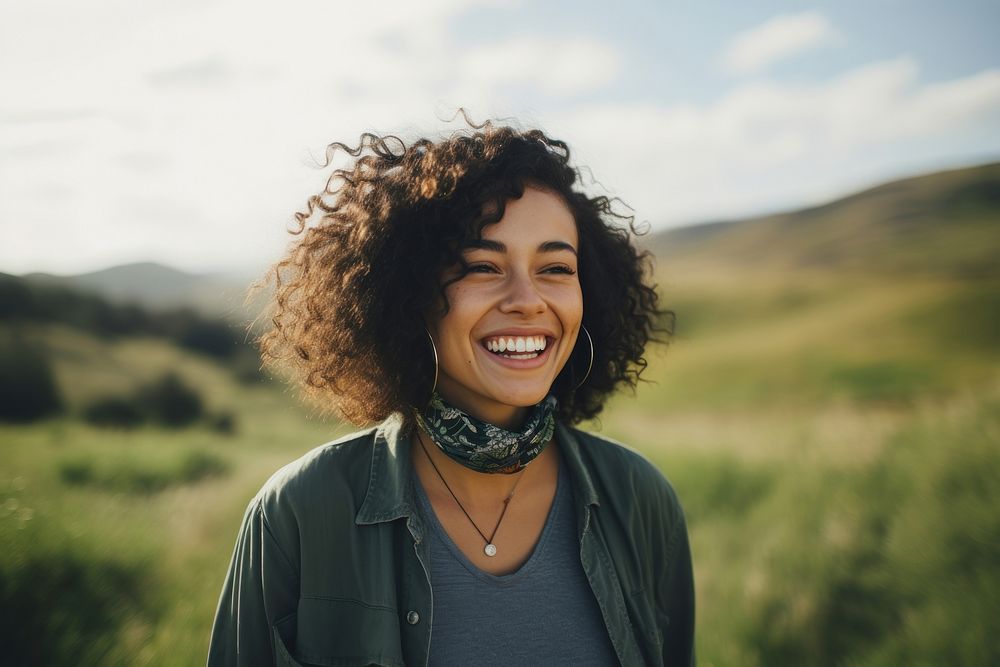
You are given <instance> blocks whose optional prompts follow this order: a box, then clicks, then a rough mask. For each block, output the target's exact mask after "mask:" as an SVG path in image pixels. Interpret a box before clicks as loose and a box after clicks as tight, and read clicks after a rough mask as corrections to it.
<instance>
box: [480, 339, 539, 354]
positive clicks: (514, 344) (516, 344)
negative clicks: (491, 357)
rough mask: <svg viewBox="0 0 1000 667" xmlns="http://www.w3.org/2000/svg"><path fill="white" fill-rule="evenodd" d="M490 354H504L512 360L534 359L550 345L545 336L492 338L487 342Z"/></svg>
mask: <svg viewBox="0 0 1000 667" xmlns="http://www.w3.org/2000/svg"><path fill="white" fill-rule="evenodd" d="M485 345H486V349H487V350H489V351H490V352H496V353H499V354H504V356H507V357H510V358H511V359H533V358H535V357H537V356H538V353H541V352H542V351H543V350H544V349H545V348H546V346H547V345H548V340H547V339H546V338H545V336H517V337H513V336H507V337H501V338H491V339H489V340H487V341H486V342H485Z"/></svg>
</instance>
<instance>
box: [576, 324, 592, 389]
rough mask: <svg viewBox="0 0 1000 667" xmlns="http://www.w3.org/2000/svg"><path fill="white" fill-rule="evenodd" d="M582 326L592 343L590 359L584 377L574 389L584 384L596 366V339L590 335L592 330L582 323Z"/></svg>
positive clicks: (588, 340)
mask: <svg viewBox="0 0 1000 667" xmlns="http://www.w3.org/2000/svg"><path fill="white" fill-rule="evenodd" d="M580 328H581V329H582V330H583V333H585V334H587V342H588V343H590V361H588V362H587V372H586V373H584V375H583V379H582V380H580V382H579V383H578V384H577V385H576V386H575V387H573V391H576V390H577V389H579V388H580V387H582V386H583V383H584V382H586V381H587V378H589V377H590V371H591V369H592V368H593V367H594V339H593V338H591V337H590V332H589V331H587V327H585V326H583V325H580Z"/></svg>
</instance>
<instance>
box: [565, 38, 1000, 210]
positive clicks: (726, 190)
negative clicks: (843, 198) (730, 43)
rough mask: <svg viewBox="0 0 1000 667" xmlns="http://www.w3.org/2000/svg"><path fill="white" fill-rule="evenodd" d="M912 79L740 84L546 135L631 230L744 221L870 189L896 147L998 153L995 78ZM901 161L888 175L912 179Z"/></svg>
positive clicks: (894, 66)
mask: <svg viewBox="0 0 1000 667" xmlns="http://www.w3.org/2000/svg"><path fill="white" fill-rule="evenodd" d="M918 73H919V70H918V67H917V65H916V64H915V63H914V62H913V61H912V60H909V59H906V58H903V59H898V60H892V61H887V62H883V63H876V64H872V65H868V66H865V67H861V68H858V69H856V70H852V71H850V72H847V73H846V74H844V75H842V76H840V77H837V78H835V79H832V80H830V81H827V82H825V83H822V84H818V85H812V86H780V85H775V84H761V83H753V84H746V85H744V86H742V87H740V88H738V89H736V90H735V91H733V92H732V93H730V94H729V95H727V96H725V97H723V98H722V99H720V100H719V101H717V102H715V103H712V104H708V105H705V106H691V105H684V106H674V107H657V106H652V105H646V106H632V105H604V106H600V107H594V108H589V109H586V110H578V111H573V112H569V113H567V114H564V115H560V116H559V117H554V118H549V119H547V120H548V122H547V127H548V128H549V129H550V130H552V131H554V132H557V133H558V134H559V135H560V136H562V135H565V136H566V137H567V138H570V139H573V142H572V145H574V147H576V148H578V151H577V155H578V156H579V158H580V160H581V161H582V162H584V163H586V164H589V165H591V166H593V167H594V169H595V171H596V172H597V174H598V178H599V179H600V180H601V181H602V182H603V183H604V184H605V185H608V186H609V187H612V189H613V191H614V192H616V193H617V194H619V195H620V196H622V198H623V199H625V201H627V202H628V203H629V204H631V205H632V206H634V207H635V208H636V211H637V215H638V216H639V218H640V219H646V220H650V221H651V222H653V223H654V224H657V225H663V224H677V223H681V222H693V221H697V220H705V219H711V218H717V217H733V216H742V215H745V214H746V213H747V212H748V211H761V210H766V209H773V208H776V207H785V206H788V205H789V204H790V203H791V202H794V201H795V200H798V202H799V203H808V202H809V201H815V200H816V199H822V198H826V197H830V196H834V195H838V194H841V193H843V192H845V191H846V190H849V189H851V188H855V187H858V186H861V185H867V184H868V183H869V182H870V179H872V178H875V177H878V176H877V175H876V174H877V172H878V170H879V169H882V168H885V167H886V166H887V165H890V166H891V158H889V157H887V156H888V155H890V154H892V149H893V147H899V146H909V150H910V151H911V152H913V151H919V149H920V147H921V146H922V145H926V144H929V143H932V142H939V143H940V142H944V143H945V144H948V143H951V144H953V145H960V144H961V141H960V140H961V139H962V138H963V137H969V136H980V137H982V136H987V137H989V136H992V137H994V140H993V141H992V142H990V141H987V142H985V143H983V144H981V145H980V146H979V147H978V148H979V150H981V151H994V152H996V151H1000V70H996V69H992V70H986V71H983V72H980V73H978V74H975V75H972V76H968V77H963V78H959V79H954V80H952V81H947V82H942V83H935V84H921V83H920V82H919V78H918ZM575 138H579V139H575ZM905 153H906V151H905V150H904V151H903V155H902V156H898V157H896V158H895V160H896V163H895V169H896V170H897V171H899V170H909V169H912V167H908V166H907V164H908V163H907V162H906V158H905ZM895 154H896V155H900V154H899V151H897V152H896V153H895Z"/></svg>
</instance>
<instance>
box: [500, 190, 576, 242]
mask: <svg viewBox="0 0 1000 667" xmlns="http://www.w3.org/2000/svg"><path fill="white" fill-rule="evenodd" d="M482 238H484V239H488V240H491V241H501V242H503V243H504V244H505V245H507V246H511V245H530V246H537V245H538V243H540V242H545V241H565V242H567V243H570V244H572V245H573V246H574V247H576V246H577V239H578V236H577V230H576V220H575V219H574V218H573V212H572V211H571V210H570V209H569V207H568V206H567V205H566V202H565V201H563V198H562V197H560V196H559V195H557V194H554V193H552V192H549V191H548V190H542V189H539V188H536V187H531V186H528V187H525V189H524V195H523V196H522V197H521V198H520V199H512V200H510V201H509V202H507V206H506V208H505V209H504V215H503V217H502V218H501V219H500V222H499V223H497V224H495V225H487V226H486V227H485V228H483V232H482Z"/></svg>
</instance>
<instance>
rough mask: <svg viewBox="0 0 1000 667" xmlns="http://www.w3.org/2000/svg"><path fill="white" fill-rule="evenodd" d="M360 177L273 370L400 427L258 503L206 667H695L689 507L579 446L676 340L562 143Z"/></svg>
mask: <svg viewBox="0 0 1000 667" xmlns="http://www.w3.org/2000/svg"><path fill="white" fill-rule="evenodd" d="M333 148H335V149H346V147H345V146H343V145H341V144H335V145H334V146H333ZM348 152H349V153H350V155H351V156H353V157H354V161H353V164H352V165H351V166H350V167H349V168H344V169H338V170H336V171H335V172H334V175H333V176H332V177H331V179H330V182H329V183H328V184H327V187H326V189H325V190H324V192H323V193H321V194H320V195H318V196H316V197H314V198H312V200H311V201H310V205H309V209H308V211H306V212H304V213H300V214H299V215H298V219H299V222H300V228H299V229H298V230H297V233H300V234H301V235H302V236H301V238H300V239H299V240H298V242H297V244H296V245H295V246H294V247H293V248H292V251H291V252H290V254H289V256H288V257H287V258H286V259H285V260H284V261H282V262H281V263H279V264H278V265H277V266H276V267H275V268H276V270H275V274H276V276H277V281H278V291H277V312H276V315H275V317H274V324H275V328H274V330H273V331H272V332H270V333H269V334H268V335H267V336H265V338H264V339H263V341H262V343H263V346H262V347H263V351H264V354H265V358H267V359H269V360H271V361H278V360H290V361H292V362H293V363H294V364H295V365H296V366H297V368H298V370H299V371H300V372H301V377H302V378H303V380H304V386H305V387H306V388H307V389H308V390H310V391H311V392H312V393H314V394H315V395H316V396H317V397H319V398H320V400H321V401H324V402H325V404H327V405H330V406H333V407H334V408H335V409H336V410H337V412H338V413H339V414H340V415H342V416H344V417H345V418H347V419H349V420H351V421H353V422H355V423H378V422H380V425H379V426H377V427H374V428H371V429H369V430H367V431H363V432H361V433H358V434H355V435H351V436H348V437H347V438H344V439H342V440H340V441H338V442H336V443H332V444H328V445H325V446H322V447H320V448H318V449H315V450H313V451H312V452H310V453H309V454H307V455H306V456H304V457H303V458H301V459H300V460H298V461H296V462H294V463H292V464H290V465H288V466H286V467H285V468H283V469H282V470H281V471H279V472H278V473H277V474H275V476H274V477H272V478H271V480H270V481H268V482H267V483H266V484H265V485H264V487H263V489H262V490H261V491H260V493H259V494H258V495H257V496H256V497H255V498H254V500H253V501H252V502H251V503H250V506H249V508H248V509H247V513H246V515H245V517H244V522H243V527H242V530H241V532H240V535H239V539H238V541H237V544H236V550H235V553H234V554H233V559H232V565H231V568H230V571H229V575H228V577H227V579H226V583H225V587H224V589H223V592H222V597H221V600H220V603H219V609H218V613H217V616H216V621H215V627H214V630H213V634H212V642H211V648H210V652H209V660H208V662H209V664H210V665H236V664H238V665H257V664H261V665H270V664H281V665H297V664H302V665H308V664H315V665H366V664H381V665H402V664H407V665H425V664H469V663H477V664H548V665H550V664H569V663H575V664H602V665H603V664H615V663H621V664H625V665H639V664H653V665H659V664H669V665H679V664H683V665H688V664H692V663H693V661H694V656H693V654H694V650H693V630H694V590H693V582H692V573H691V560H690V553H689V548H688V539H687V530H686V527H685V523H684V518H683V514H682V512H681V509H680V505H679V503H678V501H677V498H676V496H675V495H674V492H673V490H672V489H671V487H670V485H669V484H668V483H667V481H666V480H665V479H664V478H663V476H662V475H661V474H660V473H659V472H658V471H657V470H656V469H655V468H654V467H653V466H652V465H651V464H650V463H648V462H647V461H646V460H645V459H644V458H642V457H641V456H639V455H638V454H636V453H634V452H633V451H631V450H629V449H626V448H624V447H623V446H621V445H618V444H615V443H612V442H610V441H608V440H605V439H602V438H599V437H597V436H594V435H591V434H588V433H585V432H582V431H578V430H575V429H574V428H572V425H573V424H575V423H577V422H579V421H581V420H583V419H587V418H591V417H594V416H595V415H596V414H597V413H598V412H599V411H600V410H601V407H602V406H603V404H604V401H605V400H606V398H607V397H608V396H609V395H610V394H611V393H612V391H613V390H614V389H616V388H617V387H619V386H620V385H629V386H631V385H634V383H635V381H636V380H637V378H638V375H639V372H640V371H641V369H642V368H643V367H644V365H645V362H644V360H643V358H642V353H643V348H644V346H645V344H646V343H647V341H648V340H649V339H650V338H651V337H652V335H653V334H654V333H655V332H656V330H657V322H658V321H659V319H658V318H659V316H660V315H661V313H660V311H659V310H658V309H657V299H656V293H655V291H654V290H653V289H652V288H651V287H649V286H647V285H645V284H644V282H643V274H644V256H643V255H641V254H639V253H638V252H637V251H636V250H635V249H634V247H633V246H632V244H631V242H630V236H629V232H628V229H627V228H623V227H622V226H619V225H615V224H614V223H615V222H617V221H616V220H615V218H618V217H619V216H617V215H616V214H615V213H613V212H612V210H611V206H610V202H609V201H608V200H607V199H606V198H602V197H598V198H588V197H587V196H586V195H584V194H582V193H581V192H580V191H579V190H577V189H576V187H575V186H577V172H576V171H574V170H573V169H572V168H571V167H570V166H569V151H568V149H567V147H566V145H565V144H564V143H562V142H560V141H556V140H553V139H550V138H549V137H547V136H546V135H545V134H543V133H542V132H540V131H529V132H524V131H519V130H516V129H513V128H510V127H502V126H494V125H492V124H489V123H487V124H486V125H483V126H472V128H471V129H470V130H469V131H466V132H460V133H457V134H455V135H453V136H451V137H450V138H447V139H443V140H440V141H431V140H427V139H422V140H419V141H416V142H414V143H413V144H411V145H409V146H406V145H404V144H403V142H402V141H400V140H399V139H397V138H395V137H386V138H380V137H376V136H373V135H365V136H364V137H363V138H362V142H361V145H360V146H359V147H358V148H357V149H354V150H348ZM307 223H308V224H307Z"/></svg>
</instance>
